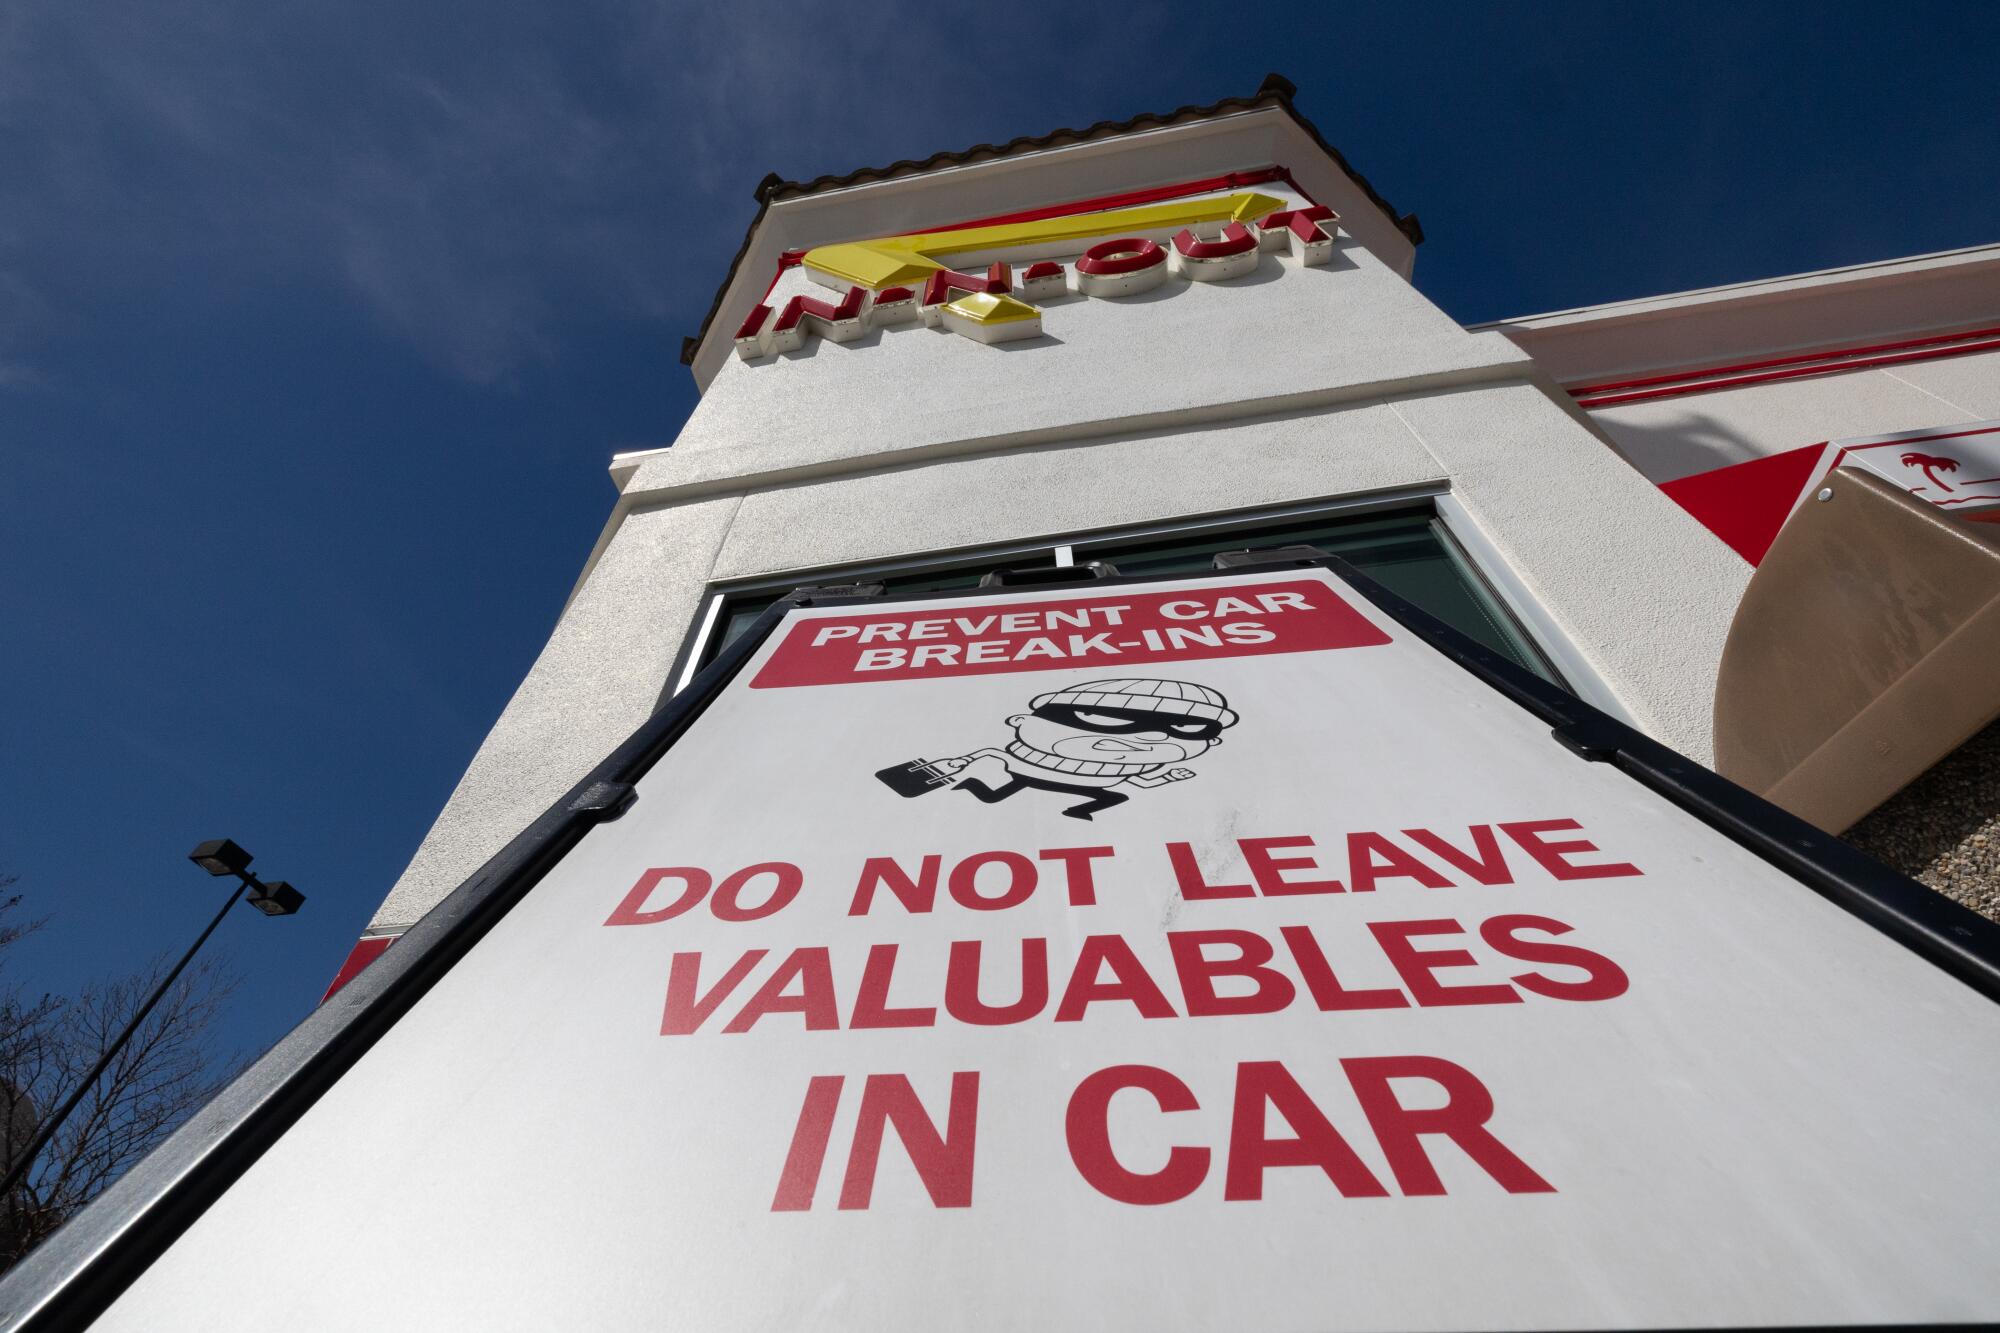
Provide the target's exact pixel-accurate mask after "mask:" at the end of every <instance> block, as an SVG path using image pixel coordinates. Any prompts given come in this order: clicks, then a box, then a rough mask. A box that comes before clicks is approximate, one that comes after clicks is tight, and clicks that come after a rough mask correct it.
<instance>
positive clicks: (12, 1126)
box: [0, 875, 238, 1270]
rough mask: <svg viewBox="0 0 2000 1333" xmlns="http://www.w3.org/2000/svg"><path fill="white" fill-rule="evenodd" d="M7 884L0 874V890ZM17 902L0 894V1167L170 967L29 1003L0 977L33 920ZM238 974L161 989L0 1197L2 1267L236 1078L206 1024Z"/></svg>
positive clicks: (157, 964) (197, 969)
mask: <svg viewBox="0 0 2000 1333" xmlns="http://www.w3.org/2000/svg"><path fill="white" fill-rule="evenodd" d="M12 883H13V877H12V876H7V875H0V894H5V892H6V890H7V888H8V887H9V886H11V884H12ZM20 902H21V899H20V895H18V894H15V895H12V896H7V897H0V1157H4V1161H0V1169H11V1168H12V1167H13V1166H14V1164H15V1157H16V1155H17V1154H19V1153H20V1152H22V1151H24V1150H25V1149H26V1148H27V1146H28V1145H29V1143H30V1141H31V1140H32V1139H33V1138H34V1136H35V1132H36V1130H37V1129H38V1127H39V1118H40V1116H42V1115H44V1114H47V1113H48V1112H49V1110H50V1109H51V1108H53V1107H56V1106H58V1105H60V1104H61V1102H62V1100H63V1099H64V1098H65V1097H67V1096H68V1095H69V1094H70V1093H71V1092H72V1091H73V1090H74V1089H75V1088H76V1086H77V1084H78V1082H79V1081H80V1080H81V1079H82V1078H83V1077H84V1075H85V1074H87V1073H88V1072H89V1071H90V1070H91V1068H92V1067H93V1066H94V1065H95V1064H96V1063H97V1061H98V1060H99V1059H100V1058H101V1057H102V1056H103V1055H104V1053H105V1052H106V1051H107V1050H108V1049H109V1048H110V1046H111V1043H112V1042H113V1041H115V1040H116V1039H117V1036H118V1034H119V1032H121V1031H122V1030H123V1029H124V1027H125V1024H126V1023H127V1022H128V1021H130V1019H131V1017H132V1015H133V1014H135V1013H137V1012H138V1010H139V1007H140V1006H141V1005H143V1004H144V1003H145V1001H146V997H147V996H148V995H150V994H151V993H152V991H153V988H154V987H155V986H157V985H158V984H159V982H160V979H161V978H162V977H163V976H164V975H165V974H166V972H167V969H168V968H169V967H171V966H172V959H171V958H168V957H162V958H159V959H156V960H154V962H153V963H152V965H151V966H150V967H148V968H147V969H146V970H145V971H143V972H139V973H135V974H133V975H131V976H128V977H120V978H116V979H113V980H109V981H101V982H96V983H93V984H91V985H89V986H87V987H85V988H84V989H83V991H82V992H81V993H80V994H78V995H77V996H75V997H74V998H72V999H68V1000H64V999H60V998H56V997H52V996H48V995H43V996H40V997H39V998H30V997H28V996H26V995H24V994H23V993H22V991H21V988H20V987H19V986H18V985H14V984H8V983H6V982H5V979H4V978H5V967H6V961H7V946H9V945H11V944H14V943H17V942H19V941H20V940H21V939H23V938H24V937H26V936H28V935H30V934H32V933H34V932H35V931H36V930H38V929H40V928H41V926H42V925H43V921H42V920H20V919H18V917H17V914H18V911H19V907H20ZM237 983H238V978H237V976H236V974H235V973H234V971H233V970H231V968H230V967H229V966H228V964H227V963H224V962H221V961H218V960H217V959H215V958H214V957H212V956H211V957H210V958H208V959H205V960H202V961H197V962H196V963H194V964H193V965H192V966H190V967H189V968H188V969H187V970H186V971H185V972H183V973H182V974H181V976H180V978H179V979H178V980H177V981H175V982H174V984H173V985H172V986H171V987H170V988H169V989H168V991H167V993H166V995H165V997H164V998H162V999H161V1001H160V1003H159V1005H158V1006H157V1007H156V1008H154V1010H153V1012H152V1013H151V1014H149V1015H148V1016H147V1017H146V1021H145V1022H143V1023H141V1024H140V1025H139V1027H138V1029H137V1030H136V1031H135V1032H134V1033H133V1034H132V1037H131V1039H130V1040H129V1041H128V1042H127V1043H126V1044H125V1046H124V1047H123V1048H122V1049H120V1050H119V1052H118V1053H117V1055H116V1056H114V1057H113V1059H112V1061H111V1063H110V1065H109V1066H108V1067H107V1068H106V1069H105V1071H104V1073H103V1074H102V1075H101V1076H100V1077H99V1078H98V1080H97V1082H96V1084H95V1085H94V1086H93V1087H92V1088H91V1089H90V1090H89V1091H88V1092H86V1093H85V1095H84V1097H83V1100H82V1101H80V1102H79V1103H78V1104H77V1106H76V1109H75V1110H73V1111H72V1112H71V1113H70V1115H69V1118H68V1119H67V1120H65V1121H64V1122H63V1124H62V1126H61V1128H60V1129H58V1130H57V1131H56V1134H55V1137H54V1138H53V1139H52V1140H50V1142H49V1144H48V1146H47V1147H45V1148H44V1149H43V1150H42V1152H41V1153H40V1155H39V1157H38V1159H37V1160H36V1162H35V1164H34V1166H33V1168H32V1169H31V1170H30V1171H29V1173H28V1175H27V1178H26V1179H25V1180H24V1181H23V1183H22V1184H21V1186H20V1187H19V1188H18V1189H17V1190H16V1191H15V1192H14V1194H13V1196H12V1197H11V1198H8V1199H5V1200H0V1270H4V1269H6V1268H7V1267H10V1266H12V1264H13V1263H15V1262H16V1261H17V1260H19V1259H20V1258H21V1256H23V1255H25V1254H26V1253H27V1252H28V1251H29V1250H31V1249H33V1248H34V1246H35V1245H36V1244H37V1243H38V1242H39V1241H41V1240H42V1239H43V1238H44V1237H46V1236H47V1235H49V1233H51V1232H53V1231H54V1230H55V1229H56V1228H57V1227H59V1226H61V1225H62V1224H63V1222H64V1221H65V1220H67V1219H68V1218H69V1217H70V1216H72V1215H73V1214H75V1212H76V1211H77V1210H78V1209H80V1208H81V1207H83V1205H84V1204H86V1203H88V1202H89V1201H90V1200H91V1199H93V1198H95V1197H96V1196H97V1195H98V1194H100V1193H102V1192H103V1191H104V1189H105V1188H106V1187H107V1186H109V1185H110V1184H111V1183H112V1182H113V1181H114V1180H116V1179H117V1178H118V1177H119V1176H120V1175H122V1174H124V1172H125V1171H126V1170H127V1169H128V1168H130V1167H131V1166H132V1164H133V1163H135V1162H137V1161H138V1160H139V1159H140V1158H141V1157H143V1156H145V1155H146V1154H147V1153H148V1152H150V1151H151V1150H152V1149H153V1147H154V1146H155V1145H156V1144H158V1143H159V1142H160V1141H161V1140H162V1139H164V1138H165V1137H166V1136H167V1135H168V1134H170V1133H172V1132H173V1131H174V1129H175V1128H176V1127H178V1126H179V1125H180V1124H181V1122H182V1121H184V1120H186V1119H187V1117H188V1116H190V1115H192V1114H193V1113H194V1112H195V1111H196V1110H197V1109H199V1108H200V1107H201V1106H202V1105H203V1104H204V1103H206V1102H207V1101H208V1100H209V1098H211V1097H213V1096H214V1095H215V1093H216V1092H217V1091H218V1090H220V1089H221V1087H222V1086H223V1085H224V1084H225V1083H227V1082H228V1081H229V1080H230V1079H231V1078H232V1077H234V1075H235V1073H236V1068H237V1065H236V1062H234V1061H225V1060H222V1059H219V1058H218V1057H217V1053H216V1051H215V1049H214V1046H215V1034H214V1027H215V1020H216V1018H217V1017H218V1015H219V1014H220V1012H221V1010H222V1007H223V1005H224V1004H225V1003H226V1002H227V1001H228V999H229V997H230V995H231V993H232V992H234V990H235V989H236V986H237Z"/></svg>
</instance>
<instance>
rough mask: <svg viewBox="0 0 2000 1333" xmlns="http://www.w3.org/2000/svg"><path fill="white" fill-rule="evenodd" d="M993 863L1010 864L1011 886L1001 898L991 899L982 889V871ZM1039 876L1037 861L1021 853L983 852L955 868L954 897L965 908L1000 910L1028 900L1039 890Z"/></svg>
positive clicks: (1002, 891) (952, 873)
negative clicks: (1037, 880) (1036, 888)
mask: <svg viewBox="0 0 2000 1333" xmlns="http://www.w3.org/2000/svg"><path fill="white" fill-rule="evenodd" d="M990 865H1001V866H1005V867H1007V887H1006V888H1005V889H1003V890H1001V892H1000V896H999V897H997V898H987V897H984V896H982V895H981V894H980V892H979V872H980V871H981V870H984V869H985V868H986V867H987V866H990ZM1038 877H1039V872H1038V871H1036V869H1035V863H1034V862H1033V861H1030V860H1029V859H1028V858H1027V857H1025V856H1023V855H1021V854H1020V853H1019V852H980V853H979V854H978V855H976V856H968V857H966V858H965V859H964V860H963V861H960V862H959V863H958V864H957V865H955V866H953V867H952V868H951V896H952V897H953V898H954V899H956V900H957V901H958V903H959V905H960V906H961V907H970V908H972V909H973V910H974V911H976V912H997V911H1000V910H1001V909H1002V908H1006V907H1018V906H1020V905H1021V904H1022V903H1024V902H1026V901H1027V900H1028V895H1030V894H1032V893H1033V892H1034V891H1035V881H1036V879H1037V878H1038Z"/></svg>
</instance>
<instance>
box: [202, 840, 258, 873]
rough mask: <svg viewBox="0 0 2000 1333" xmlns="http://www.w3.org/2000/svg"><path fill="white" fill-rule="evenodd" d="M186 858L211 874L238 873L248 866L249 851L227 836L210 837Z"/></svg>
mask: <svg viewBox="0 0 2000 1333" xmlns="http://www.w3.org/2000/svg"><path fill="white" fill-rule="evenodd" d="M188 860H190V861H192V862H194V863H195V864H196V865H198V866H200V867H201V868H202V869H203V870H206V871H207V872H208V873H209V874H211V875H240V874H242V873H243V872H244V871H245V870H248V869H249V868H250V853H248V852H246V851H244V850H243V849H242V848H241V847H238V846H237V845H236V844H235V843H233V842H231V841H230V840H229V839H228V838H210V839H209V840H208V841H207V842H205V843H203V844H202V845H201V846H199V847H197V848H195V849H194V850H193V851H191V852H189V853H188Z"/></svg>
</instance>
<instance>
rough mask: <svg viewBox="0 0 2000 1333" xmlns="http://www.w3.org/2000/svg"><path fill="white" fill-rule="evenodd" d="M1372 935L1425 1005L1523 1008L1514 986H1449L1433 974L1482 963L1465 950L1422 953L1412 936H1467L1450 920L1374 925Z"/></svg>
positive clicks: (1427, 951)
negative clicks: (1447, 968)
mask: <svg viewBox="0 0 2000 1333" xmlns="http://www.w3.org/2000/svg"><path fill="white" fill-rule="evenodd" d="M1368 929H1369V931H1370V932H1371V933H1372V934H1373V935H1374V936H1375V941H1376V943H1378V944H1380V945H1381V946H1382V952H1383V953H1385V954H1387V955H1388V956H1389V962H1390V963H1391V964H1393V965H1394V966H1395V969H1396V973H1397V975H1398V976H1400V977H1402V979H1403V984H1404V985H1405V986H1407V987H1409V990H1410V994H1411V995H1413V996H1415V997H1416V1000H1417V1003H1418V1004H1421V1005H1446V1004H1519V1003H1520V1002H1521V997H1520V996H1519V995H1517V994H1515V992H1514V988H1513V987H1512V986H1446V985H1444V984H1442V983H1441V982H1439V981H1438V979H1437V978H1436V977H1434V976H1432V975H1431V974H1432V973H1433V972H1436V971H1437V970H1438V969H1440V968H1445V967H1473V966H1476V965H1477V964H1478V961H1479V960H1478V959H1476V958H1474V957H1473V956H1472V955H1471V954H1469V953H1467V952H1466V951H1465V950H1463V949H1418V948H1415V947H1413V946H1412V945H1411V944H1410V936H1412V935H1463V934H1464V933H1465V928H1464V927H1462V926H1460V925H1459V924H1458V922H1456V921H1453V920H1450V919H1449V918H1439V919H1438V920H1435V921H1370V922H1369V923H1368Z"/></svg>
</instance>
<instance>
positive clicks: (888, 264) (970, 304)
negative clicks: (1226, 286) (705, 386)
mask: <svg viewBox="0 0 2000 1333" xmlns="http://www.w3.org/2000/svg"><path fill="white" fill-rule="evenodd" d="M1218 202H1220V203H1221V204H1224V205H1228V206H1229V207H1228V208H1227V209H1226V211H1224V210H1218V208H1217V207H1216V205H1217V203H1218ZM1253 210H1254V211H1253ZM1219 211H1221V212H1222V213H1223V215H1222V216H1220V217H1217V216H1215V215H1216V214H1217V213H1218V212H1219ZM1238 215H1240V216H1238ZM1182 219H1185V221H1184V224H1183V225H1182V226H1181V227H1180V228H1179V230H1177V231H1175V232H1174V233H1173V234H1172V236H1171V237H1170V238H1169V239H1168V242H1167V244H1165V245H1162V244H1160V243H1159V242H1157V241H1153V240H1150V239H1147V238H1146V237H1144V236H1114V237H1113V238H1111V239H1108V240H1103V241H1099V242H1097V243H1096V244H1094V245H1091V246H1090V247H1089V248H1087V249H1086V250H1084V252H1083V254H1082V255H1081V256H1080V257H1078V259H1077V260H1076V262H1075V264H1074V266H1073V267H1072V266H1065V265H1063V264H1059V263H1055V262H1052V261H1049V260H1041V261H1038V262H1035V263H1031V264H1029V265H1028V266H1027V267H1026V268H1025V269H1023V270H1022V272H1021V274H1020V277H1019V278H1018V279H1016V277H1015V275H1014V271H1013V267H1012V266H1011V265H1009V264H1007V263H1004V262H1001V261H997V260H996V261H994V262H993V263H992V264H991V265H990V266H989V267H988V268H987V270H986V271H985V273H984V274H979V273H971V272H961V271H959V270H956V269H952V268H947V267H944V266H942V265H941V264H939V263H937V262H936V261H934V260H931V259H930V258H929V255H928V253H927V251H938V250H944V249H945V247H944V246H942V245H935V244H933V245H926V244H924V243H925V242H927V241H930V240H931V239H932V237H928V236H923V235H918V236H910V237H896V238H893V239H891V240H889V241H886V242H878V243H865V244H861V245H841V246H825V247H821V248H820V249H817V250H812V251H808V252H807V253H806V256H805V259H804V264H805V268H806V271H807V272H808V273H809V274H810V275H811V276H812V277H813V278H814V280H815V281H818V282H822V283H825V284H826V285H828V286H831V287H834V288H836V289H838V288H839V287H840V286H841V285H842V284H843V283H844V282H845V283H847V284H848V285H847V292H846V295H844V296H843V297H842V298H841V299H840V300H839V301H832V300H818V299H815V298H813V297H809V296H804V295H797V296H793V297H792V298H791V299H790V300H788V301H786V302H785V304H784V306H783V308H782V309H778V310H775V311H774V310H773V308H772V307H771V306H770V305H767V304H762V303H760V304H758V305H757V306H755V307H754V308H752V310H751V311H750V314H749V315H748V316H747V317H746V318H745V319H744V321H743V323H742V325H741V326H740V327H739V328H738V329H737V330H736V354H737V355H738V356H740V357H742V358H743V359H745V360H746V361H747V360H754V359H756V358H758V357H765V356H771V355H774V354H776V353H778V352H790V351H796V350H797V349H798V348H799V347H801V346H803V345H804V343H805V340H806V339H807V338H808V337H812V336H818V337H823V338H830V339H832V340H833V341H834V342H849V341H852V340H853V339H855V338H859V337H860V336H861V335H862V334H864V333H866V332H868V331H869V330H871V329H876V328H886V327H889V326H892V325H897V324H906V323H914V322H921V323H923V324H925V325H927V326H929V327H932V328H937V327H940V326H941V327H944V328H947V329H949V330H951V331H952V332H953V333H958V334H962V335H964V336H965V337H967V338H971V339H973V340H974V341H976V342H982V343H998V342H1011V341H1013V340H1015V339H1017V338H1034V337H1038V336H1039V335H1040V334H1041V332H1042V312H1041V311H1040V309H1038V308H1037V307H1036V306H1035V305H1034V304H1033V303H1034V302H1036V301H1041V300H1047V299H1049V298H1052V297H1059V296H1063V295H1066V294H1068V293H1069V292H1070V291H1071V290H1074V291H1075V292H1076V293H1077V294H1079V295H1082V296H1090V297H1101V298H1112V299H1115V298H1118V297H1122V296H1135V295H1137V294H1139V293H1141V292H1145V291H1150V290H1152V289H1153V288H1155V287H1157V286H1159V285H1160V284H1161V283H1162V282H1164V281H1165V280H1166V278H1167V275H1168V274H1169V273H1170V272H1172V273H1179V274H1180V275H1181V276H1182V277H1184V278H1187V279H1189V280H1190V281H1193V282H1227V281H1229V280H1230V279H1232V278H1240V277H1243V276H1245V275H1247V274H1249V273H1250V272H1252V271H1253V270H1255V269H1256V267H1257V263H1258V259H1259V256H1260V255H1261V254H1262V253H1263V252H1264V251H1266V250H1276V251H1283V252H1285V253H1287V254H1289V256H1290V257H1291V259H1292V260H1293V262H1295V263H1298V264H1300V265H1305V266H1311V265H1318V264H1324V263H1326V262H1327V260H1328V259H1330V258H1331V257H1332V255H1333V242H1334V233H1335V227H1336V224H1337V223H1338V222H1339V220H1340V219H1339V215H1338V214H1336V213H1335V212H1334V211H1333V210H1332V209H1330V208H1327V207H1324V206H1323V205H1311V206H1308V207H1304V208H1284V207H1282V206H1281V201H1279V200H1276V199H1272V198H1271V197H1270V196H1268V195H1259V194H1248V195H1235V196H1228V197H1226V198H1225V199H1223V200H1221V201H1216V200H1203V201H1197V203H1196V204H1193V205H1177V206H1170V207H1167V208H1159V207H1154V208H1139V209H1123V210H1117V211H1113V212H1106V213H1100V214H1095V215H1087V217H1086V221H1085V223H1084V225H1085V226H1088V227H1091V228H1092V229H1094V231H1095V232H1097V233H1098V234H1101V233H1102V232H1103V231H1105V230H1107V229H1118V228H1120V226H1121V224H1128V223H1129V224H1133V225H1135V228H1138V227H1144V228H1149V229H1158V228H1160V227H1161V226H1162V224H1164V225H1167V226H1171V225H1172V224H1173V223H1174V222H1175V221H1180V220H1182ZM1053 221H1055V222H1059V223H1066V224H1067V225H1063V226H1052V225H1051V224H1050V223H1041V224H1028V225H1026V226H1021V225H1015V226H1006V227H992V228H978V229H970V230H968V231H966V232H962V233H959V234H957V235H956V236H954V237H953V242H954V243H953V244H952V245H951V248H952V249H956V250H957V251H959V252H960V253H964V252H966V251H968V250H971V249H974V248H987V249H991V248H997V247H998V246H1000V245H1007V246H1009V247H1016V246H1028V245H1037V244H1039V245H1047V244H1049V243H1051V242H1052V241H1060V240H1061V239H1064V237H1065V236H1066V235H1067V236H1074V235H1076V234H1077V233H1078V231H1079V227H1078V225H1077V224H1076V222H1075V220H1074V219H1056V220H1053ZM935 235H938V236H952V234H951V233H938V234H935ZM885 275H886V276H888V277H894V278H904V279H910V280H909V281H891V282H886V283H885V285H880V286H876V285H874V283H872V282H870V281H869V279H876V280H877V281H880V280H881V279H882V278H883V277H884V276H885ZM918 277H920V278H921V281H916V280H915V279H916V278H918ZM855 279H861V280H859V281H856V280H855ZM1072 282H1073V283H1074V288H1073V289H1072V285H1071V284H1072Z"/></svg>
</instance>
